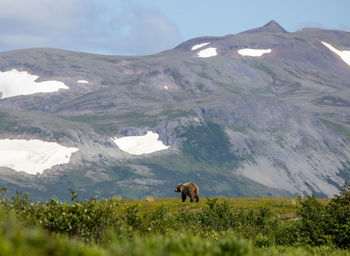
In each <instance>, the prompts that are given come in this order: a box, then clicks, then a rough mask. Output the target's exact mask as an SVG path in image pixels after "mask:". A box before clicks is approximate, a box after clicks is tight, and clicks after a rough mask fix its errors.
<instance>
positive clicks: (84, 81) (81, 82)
mask: <svg viewBox="0 0 350 256" xmlns="http://www.w3.org/2000/svg"><path fill="white" fill-rule="evenodd" d="M77 82H78V83H79V84H88V83H89V81H86V80H78V81H77Z"/></svg>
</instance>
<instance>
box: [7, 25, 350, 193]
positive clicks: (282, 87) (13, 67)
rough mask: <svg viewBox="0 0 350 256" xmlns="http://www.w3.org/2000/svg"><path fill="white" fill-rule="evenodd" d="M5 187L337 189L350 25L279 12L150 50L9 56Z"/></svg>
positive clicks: (344, 142) (349, 144) (348, 172)
mask: <svg viewBox="0 0 350 256" xmlns="http://www.w3.org/2000/svg"><path fill="white" fill-rule="evenodd" d="M0 92H1V94H0V95H1V96H2V97H0V154H1V156H0V185H2V186H6V187H7V188H8V189H9V191H10V193H14V191H16V190H19V191H23V192H29V194H30V195H31V196H32V197H33V198H34V199H35V200H47V199H49V198H52V197H56V198H58V199H69V198H70V195H69V189H73V190H74V191H76V192H77V193H78V195H79V196H80V197H81V198H89V197H91V196H94V195H97V196H98V197H112V196H115V195H120V196H122V197H125V198H143V197H146V196H153V197H173V196H176V194H175V193H174V190H175V188H176V186H177V184H179V183H184V182H194V183H196V184H197V185H198V186H199V188H200V195H201V196H202V197H203V196H204V197H205V196H230V197H288V196H293V194H294V193H311V192H315V193H316V195H318V196H320V197H330V196H332V195H333V194H334V193H337V192H338V190H339V188H340V187H341V186H342V185H343V184H344V182H346V181H349V180H350V33H349V32H345V31H336V30H325V29H318V28H305V29H302V30H299V31H296V32H293V33H290V32H287V31H286V30H285V29H283V28H282V27H281V26H280V25H279V24H278V23H276V22H275V21H271V22H269V23H268V24H266V25H264V26H263V27H260V28H255V29H252V30H248V31H244V32H241V33H238V34H231V35H226V36H222V37H212V36H206V37H199V38H194V39H191V40H188V41H186V42H184V43H182V44H180V45H178V46H177V47H175V48H174V49H170V50H167V51H164V52H161V53H158V54H154V55H148V56H108V55H96V54H89V53H82V52H71V51H66V50H59V49H24V50H16V51H8V52H1V53H0Z"/></svg>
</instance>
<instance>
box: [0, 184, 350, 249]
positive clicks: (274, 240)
mask: <svg viewBox="0 0 350 256" xmlns="http://www.w3.org/2000/svg"><path fill="white" fill-rule="evenodd" d="M71 196H72V201H71V202H67V201H64V202H60V201H57V200H55V199H52V200H50V201H48V202H46V203H42V202H32V200H31V199H30V198H29V196H28V195H26V194H22V193H17V195H16V196H14V197H12V198H8V197H7V195H6V188H2V189H1V191H0V205H1V207H0V252H1V253H0V254H1V255H11V254H13V255H350V251H349V250H348V249H349V246H350V228H349V227H350V186H349V185H347V184H346V185H345V186H344V187H343V188H342V190H341V193H340V195H337V196H335V197H334V198H332V199H317V198H316V197H315V196H314V195H312V196H306V197H305V198H302V197H301V196H297V198H296V199H278V198H268V199H264V198H262V199H247V198H219V199H218V198H207V199H203V198H202V199H201V201H200V202H199V203H189V202H186V203H182V202H180V199H153V198H148V199H145V200H124V199H121V198H119V197H114V198H112V199H109V200H105V199H103V200H98V201H97V200H96V199H94V198H92V199H90V200H85V201H78V200H77V194H76V193H75V192H74V191H71Z"/></svg>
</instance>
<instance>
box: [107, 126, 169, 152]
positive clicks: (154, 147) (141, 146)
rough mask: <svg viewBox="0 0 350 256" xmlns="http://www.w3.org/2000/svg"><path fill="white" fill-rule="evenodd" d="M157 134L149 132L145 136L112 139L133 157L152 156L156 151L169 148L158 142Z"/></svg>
mask: <svg viewBox="0 0 350 256" xmlns="http://www.w3.org/2000/svg"><path fill="white" fill-rule="evenodd" d="M158 138H159V135H158V134H157V133H154V132H151V131H148V132H147V133H146V135H143V136H127V137H122V138H119V139H118V138H112V140H113V141H114V143H115V144H117V146H118V147H119V148H120V149H121V150H122V151H124V152H127V153H129V154H132V155H142V154H150V153H153V152H156V151H160V150H164V149H167V148H169V146H165V145H164V144H163V142H161V141H159V140H158Z"/></svg>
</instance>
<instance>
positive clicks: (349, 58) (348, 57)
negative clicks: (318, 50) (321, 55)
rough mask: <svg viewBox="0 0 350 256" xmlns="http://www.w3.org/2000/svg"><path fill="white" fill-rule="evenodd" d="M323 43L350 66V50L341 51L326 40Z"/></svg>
mask: <svg viewBox="0 0 350 256" xmlns="http://www.w3.org/2000/svg"><path fill="white" fill-rule="evenodd" d="M321 43H322V44H323V45H325V46H326V47H327V48H328V49H329V50H331V51H332V52H334V53H335V54H337V55H338V56H339V57H340V58H341V59H342V60H343V61H344V62H345V63H346V64H348V65H349V66H350V51H340V50H338V49H336V48H334V47H333V46H332V45H330V44H328V43H326V42H323V41H322V42H321Z"/></svg>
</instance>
